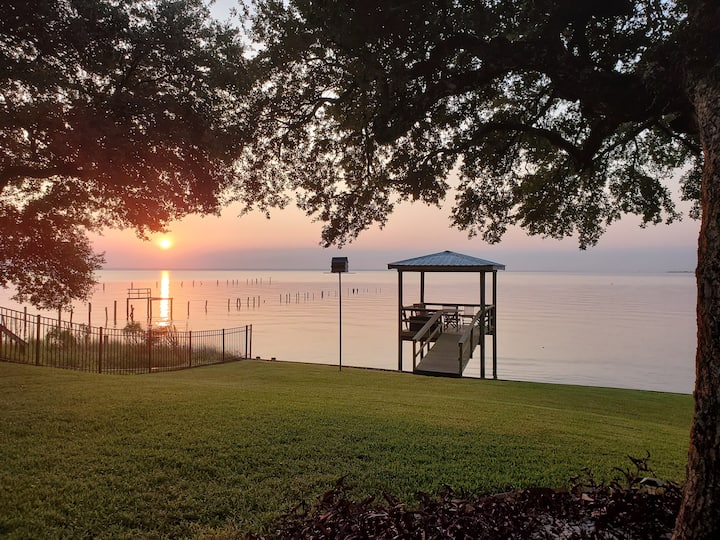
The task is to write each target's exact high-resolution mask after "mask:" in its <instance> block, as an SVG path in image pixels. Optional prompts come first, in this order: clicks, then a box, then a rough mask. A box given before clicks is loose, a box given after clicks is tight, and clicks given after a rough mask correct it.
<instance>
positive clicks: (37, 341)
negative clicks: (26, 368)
mask: <svg viewBox="0 0 720 540" xmlns="http://www.w3.org/2000/svg"><path fill="white" fill-rule="evenodd" d="M35 327H36V329H35V334H36V337H35V365H36V366H39V365H40V315H38V316H37V323H36V325H35Z"/></svg>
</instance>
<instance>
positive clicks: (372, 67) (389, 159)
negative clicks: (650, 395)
mask: <svg viewBox="0 0 720 540" xmlns="http://www.w3.org/2000/svg"><path fill="white" fill-rule="evenodd" d="M254 13H255V15H254V25H255V26H254V37H255V39H256V40H257V42H258V43H260V44H261V45H260V46H259V48H258V54H257V57H256V58H255V61H256V62H257V65H258V66H259V67H260V70H261V72H262V73H263V80H262V84H261V85H259V86H258V87H257V88H256V94H255V101H256V105H257V118H258V120H259V126H258V129H259V133H260V135H261V136H260V137H258V139H257V140H256V142H255V143H254V144H253V146H252V147H249V148H247V149H246V152H245V154H244V159H245V160H246V163H247V164H248V165H249V166H250V168H251V170H252V171H253V173H252V174H253V175H254V178H255V183H256V184H257V185H270V184H272V185H274V186H275V187H276V189H275V191H274V194H273V196H272V197H268V198H266V199H265V202H266V203H268V204H272V203H274V202H277V201H274V200H272V198H273V197H276V195H275V194H276V193H279V192H282V191H283V190H293V191H295V192H296V193H297V194H298V203H299V205H300V206H301V207H302V208H303V209H304V210H305V211H306V212H307V213H308V214H309V215H313V216H315V217H316V218H317V219H319V220H321V221H323V222H325V228H324V231H323V240H324V242H325V243H327V244H330V243H337V244H342V243H344V242H345V241H348V240H351V239H352V238H354V237H355V236H356V235H357V234H358V233H359V232H361V231H362V230H363V229H365V228H367V227H368V226H370V225H371V224H373V223H377V224H380V225H382V224H383V223H385V220H386V219H387V216H388V214H389V213H390V212H391V211H392V208H393V205H394V204H396V203H397V202H398V201H402V200H406V199H418V200H421V201H424V202H426V203H430V204H436V203H438V202H439V201H440V200H442V198H443V197H444V196H445V195H446V193H447V192H448V191H449V189H450V187H451V185H450V183H449V182H450V180H449V178H450V176H451V173H452V172H455V173H456V174H457V178H458V179H459V180H458V182H457V184H456V185H454V186H452V187H453V188H455V189H456V193H457V195H456V198H455V201H454V207H453V210H452V222H453V223H454V225H455V226H457V227H459V228H460V229H463V230H466V231H468V233H469V234H470V235H476V234H477V235H480V236H481V237H482V238H484V239H485V240H487V241H489V242H497V241H499V240H500V239H501V238H502V236H503V233H504V232H505V231H506V229H507V228H508V227H509V226H511V225H519V226H521V227H523V228H524V229H525V230H527V232H528V233H529V234H533V235H542V236H548V237H554V238H561V237H566V236H576V237H577V239H578V241H579V243H580V246H581V247H583V248H584V247H587V246H591V245H593V244H595V243H596V242H597V241H598V238H599V237H600V235H601V234H602V233H603V231H604V230H605V228H606V227H607V226H608V225H609V224H610V223H612V222H614V221H615V220H617V219H618V218H620V217H621V216H622V215H623V214H636V215H638V216H640V217H641V221H642V223H643V224H646V225H647V224H657V223H661V222H671V221H673V220H675V219H678V218H679V217H680V216H679V212H678V211H677V209H676V205H675V201H674V199H673V185H674V184H673V182H675V181H676V180H677V179H678V178H679V182H680V186H681V189H682V195H681V196H682V197H683V198H685V199H688V200H693V201H695V202H696V203H697V204H696V206H695V207H694V210H693V212H692V213H693V214H695V215H696V216H700V215H701V219H702V224H701V233H700V240H699V249H698V266H697V286H698V301H697V317H698V348H697V357H696V366H697V382H696V391H695V398H696V409H695V419H694V423H693V428H692V433H691V441H690V452H689V462H688V467H687V480H686V483H685V486H684V501H683V505H682V510H681V512H680V515H679V517H678V522H677V526H676V531H675V537H676V538H719V537H720V476H719V475H720V430H719V428H720V392H719V390H720V324H719V323H718V321H720V298H719V296H720V39H717V31H718V29H720V3H718V2H717V1H716V0H584V1H582V2H578V1H577V0H532V1H530V0H484V1H477V0H401V1H397V2H387V1H380V0H363V1H355V0H346V1H342V2H339V1H333V0H289V1H280V0H259V1H258V2H256V5H255V7H254Z"/></svg>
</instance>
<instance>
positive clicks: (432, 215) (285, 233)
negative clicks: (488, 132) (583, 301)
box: [94, 203, 699, 271]
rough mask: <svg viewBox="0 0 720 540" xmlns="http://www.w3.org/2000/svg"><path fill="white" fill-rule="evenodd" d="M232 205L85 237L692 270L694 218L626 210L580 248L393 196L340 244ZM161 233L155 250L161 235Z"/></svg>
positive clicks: (174, 247) (273, 253)
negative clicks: (162, 230)
mask: <svg viewBox="0 0 720 540" xmlns="http://www.w3.org/2000/svg"><path fill="white" fill-rule="evenodd" d="M238 214H239V211H238V209H237V207H229V208H227V209H225V211H224V212H223V215H222V216H221V217H215V216H207V217H199V216H191V217H188V218H186V219H184V220H182V221H180V222H178V223H175V224H173V225H172V227H171V231H170V232H169V234H167V235H155V236H153V237H152V239H151V240H150V241H147V242H145V241H142V240H139V239H137V238H136V237H135V235H134V233H133V232H131V231H107V232H106V233H105V235H104V236H101V237H94V245H95V248H96V249H97V250H98V251H104V252H105V253H106V259H107V264H106V267H108V268H263V269H283V268H287V269H295V268H298V269H299V268H312V269H316V268H323V267H324V266H325V265H326V261H329V260H330V258H331V257H333V256H336V255H338V254H341V255H344V256H348V257H350V258H351V259H352V260H354V264H353V266H354V267H355V268H356V269H377V268H385V267H386V266H385V265H386V263H388V262H392V261H395V260H400V259H403V258H407V257H413V256H416V255H423V254H427V253H434V252H437V251H443V250H445V249H449V250H453V251H459V252H462V253H467V254H470V255H474V256H477V257H482V258H487V259H491V260H496V261H498V262H505V263H506V264H510V263H508V257H509V258H510V259H509V260H510V261H512V263H513V266H515V268H516V269H519V270H525V269H527V270H565V269H567V270H574V269H579V270H585V271H587V270H592V269H594V268H595V269H598V270H600V271H608V270H612V269H614V268H618V269H621V270H622V271H652V269H657V270H659V271H667V270H692V269H693V268H694V257H695V251H696V243H697V233H698V230H699V224H698V222H696V221H693V220H690V219H689V218H686V219H685V220H683V221H682V222H679V223H675V224H673V225H670V226H665V225H660V226H657V227H652V226H651V227H648V228H646V229H641V228H639V227H638V225H637V224H638V223H639V221H638V220H637V219H636V218H633V217H626V218H624V219H623V220H622V221H621V222H619V223H617V224H615V225H613V226H612V227H611V228H610V229H609V230H608V232H607V233H606V234H605V235H604V236H603V237H602V238H601V240H600V243H599V245H598V246H597V247H595V248H591V249H589V250H587V251H586V252H581V251H579V250H578V248H577V241H576V240H575V239H572V238H570V239H566V240H563V241H556V240H543V239H541V238H536V237H528V236H527V235H526V234H525V233H524V232H523V231H521V230H519V229H513V230H511V231H509V232H508V234H507V235H506V236H505V238H504V239H503V241H502V243H501V244H499V245H497V246H490V245H488V244H486V243H485V242H483V241H482V240H481V239H479V238H474V239H468V238H467V235H466V233H464V232H461V231H458V230H456V229H451V228H450V227H449V214H450V211H449V205H446V207H445V208H442V209H437V208H432V207H426V206H424V205H422V204H410V203H407V204H403V205H401V206H400V207H399V208H397V209H396V211H395V212H394V213H393V214H392V215H391V216H390V219H389V222H388V225H387V226H386V228H385V229H383V230H380V229H378V228H373V229H371V230H368V231H365V232H364V233H362V234H361V235H360V237H359V238H358V239H357V240H356V241H355V242H353V243H351V244H349V245H347V246H346V247H345V248H343V249H342V251H341V252H340V251H339V250H338V249H337V248H328V249H323V248H321V247H320V246H319V242H320V231H321V224H319V223H313V222H312V220H311V219H310V218H308V217H306V216H305V215H304V214H303V213H302V212H301V211H299V210H298V209H296V208H295V207H294V206H290V207H288V208H287V209H285V210H275V211H273V212H272V213H271V218H270V219H269V220H268V219H266V218H265V217H264V216H263V215H261V214H259V213H252V214H249V215H246V216H243V217H238ZM163 238H167V239H169V240H170V242H171V247H170V248H169V249H162V248H161V247H160V245H159V242H160V240H161V239H163Z"/></svg>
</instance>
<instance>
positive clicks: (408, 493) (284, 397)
mask: <svg viewBox="0 0 720 540" xmlns="http://www.w3.org/2000/svg"><path fill="white" fill-rule="evenodd" d="M0 411H1V412H0V456H1V459H0V485H1V486H2V489H0V536H5V537H10V538H29V537H63V536H64V537H82V536H92V537H114V538H118V537H151V538H152V537H208V536H214V537H217V538H230V537H234V536H238V535H242V534H243V533H245V532H248V531H255V532H258V531H262V530H265V529H266V528H267V527H271V526H272V523H273V521H274V520H276V519H277V517H278V516H279V515H280V514H282V513H284V512H287V511H289V510H290V509H291V508H292V507H293V506H294V505H296V504H297V503H298V502H300V501H303V500H305V501H312V500H313V499H314V498H315V497H317V496H318V495H319V494H321V493H323V492H324V491H326V490H327V489H329V488H330V487H331V486H332V485H333V483H334V481H335V480H336V479H337V478H339V477H340V476H343V475H346V474H349V475H350V480H349V481H350V483H351V484H352V485H353V486H355V488H354V494H355V495H356V496H357V497H363V496H365V495H368V494H375V495H380V494H382V492H384V491H387V492H390V493H392V494H394V495H396V496H398V497H400V498H401V499H404V500H407V501H408V502H410V503H412V501H413V500H414V498H415V494H416V493H417V492H419V491H425V492H435V491H437V490H439V489H440V488H441V486H442V485H443V484H449V485H451V486H453V487H454V488H456V489H467V490H472V491H476V492H477V491H482V492H486V491H498V490H506V489H510V488H515V487H524V486H547V487H562V486H567V485H568V482H569V479H570V478H571V477H572V476H573V475H575V474H577V473H579V472H581V470H582V469H583V468H584V467H589V468H590V469H592V470H593V471H594V472H595V473H596V476H597V477H598V478H600V479H603V478H604V479H607V478H610V477H612V476H613V475H614V473H613V468H614V467H625V466H628V465H629V464H630V463H629V461H628V460H627V458H626V456H627V455H628V454H629V455H632V456H644V455H645V453H646V451H649V452H650V453H651V455H652V460H651V465H652V466H653V467H654V469H655V471H656V473H657V475H658V476H660V477H662V478H665V479H671V480H676V481H681V480H682V478H683V475H684V464H685V459H686V454H687V441H688V433H689V426H690V421H691V415H692V398H691V396H688V395H676V394H661V393H653V392H639V391H627V390H613V389H604V388H587V387H577V386H558V385H546V384H530V383H515V382H504V381H477V380H451V379H438V378H426V377H418V376H413V375H409V374H399V373H384V372H374V371H367V370H359V369H343V371H342V372H338V370H337V368H333V367H328V366H313V365H300V364H285V363H265V362H255V361H246V362H239V363H233V364H228V365H221V366H213V367H206V368H202V369H195V370H187V371H180V372H171V373H160V374H151V375H136V376H128V375H126V376H117V375H97V374H92V373H77V372H69V371H63V370H53V369H46V368H37V367H32V366H22V365H13V364H4V363H0Z"/></svg>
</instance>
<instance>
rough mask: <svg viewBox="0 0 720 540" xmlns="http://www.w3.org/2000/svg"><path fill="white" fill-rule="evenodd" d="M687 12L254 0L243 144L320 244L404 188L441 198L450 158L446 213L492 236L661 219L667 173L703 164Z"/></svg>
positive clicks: (404, 193)
mask: <svg viewBox="0 0 720 540" xmlns="http://www.w3.org/2000/svg"><path fill="white" fill-rule="evenodd" d="M286 4H288V5H286ZM686 20H687V7H686V6H685V5H684V4H681V3H676V2H656V1H654V0H646V1H638V2H629V1H624V0H614V1H607V0H598V1H590V0H588V1H584V2H576V1H574V0H561V1H557V0H552V1H551V0H541V1H535V2H527V1H522V0H515V1H497V2H495V1H493V2H469V1H467V2H466V1H450V0H435V1H403V2H384V1H363V2H359V1H358V2H355V1H347V2H330V1H328V2H324V1H319V2H318V1H311V0H307V1H305V0H297V1H293V2H289V3H286V2H280V1H275V0H269V1H261V2H259V5H258V6H257V18H256V26H255V32H256V34H255V36H256V39H257V40H258V41H260V42H262V43H263V44H265V45H266V48H264V49H263V50H262V51H261V54H260V56H259V57H258V61H259V63H260V65H261V66H262V69H261V70H260V72H261V73H262V74H263V77H264V78H263V81H264V85H263V87H262V96H261V99H264V100H265V104H266V108H265V109H264V115H263V119H264V123H263V124H262V126H263V128H264V134H265V138H264V139H261V140H259V142H258V145H257V146H256V148H255V158H256V159H257V161H258V163H262V165H263V170H264V172H263V174H264V175H265V179H266V181H269V180H270V179H271V178H272V179H273V180H274V181H276V182H277V180H276V179H277V178H278V177H279V176H282V177H283V178H285V180H286V184H285V187H287V188H289V189H292V190H296V191H298V192H299V193H300V203H301V206H302V207H303V208H304V209H305V210H306V211H307V212H308V214H312V215H315V216H316V217H317V218H319V220H320V221H323V222H326V227H325V230H324V236H323V239H324V241H325V242H326V243H327V244H330V243H340V244H342V243H344V242H345V241H347V240H349V239H352V238H353V237H355V236H356V235H357V234H358V233H359V232H360V231H361V230H363V229H364V228H366V227H367V226H369V225H370V224H372V223H375V222H377V223H379V224H381V225H382V224H383V223H384V222H385V220H386V218H387V216H388V214H389V213H390V211H391V210H392V207H393V204H394V203H396V202H397V201H399V200H404V199H409V198H411V199H419V200H422V201H425V202H427V203H430V204H435V203H438V202H439V201H440V200H441V199H442V198H443V197H444V196H445V194H446V192H447V191H448V189H449V187H450V186H449V184H448V177H449V175H450V173H451V171H457V173H458V176H459V184H457V185H456V186H454V187H456V188H457V191H456V193H457V196H456V200H455V204H454V208H453V211H452V221H453V224H454V225H455V226H457V227H459V228H460V229H464V230H467V231H468V233H469V234H470V235H475V234H480V235H481V236H482V237H483V238H484V239H485V240H487V241H490V242H496V241H499V240H500V238H501V237H502V235H503V233H504V232H505V230H506V229H507V227H508V226H510V225H513V224H519V225H521V226H522V227H523V228H525V229H526V230H527V231H528V232H529V233H530V234H538V235H544V236H550V237H554V238H561V237H565V236H570V235H577V237H578V239H579V243H580V245H581V247H585V246H588V245H592V244H594V243H596V242H597V240H598V238H599V236H600V235H601V233H602V232H603V230H604V228H605V227H606V226H607V225H608V224H610V223H612V222H613V221H615V220H617V219H618V218H619V217H620V216H621V215H622V214H623V213H632V214H637V215H639V216H640V217H641V219H642V223H644V224H650V223H653V224H654V223H660V222H663V221H665V222H670V221H672V220H674V219H676V218H677V217H678V212H677V211H676V209H675V204H674V202H673V198H672V193H671V189H670V188H669V185H670V184H669V183H668V180H669V179H670V177H671V176H672V175H673V174H676V175H677V174H678V171H679V170H682V171H683V172H682V177H681V184H682V186H683V194H684V196H685V197H686V198H688V199H691V200H697V198H698V195H699V180H700V170H701V167H702V156H701V152H700V145H699V138H698V128H697V125H696V123H695V120H694V116H693V106H692V103H691V101H690V100H689V99H688V96H687V94H686V93H685V88H686V85H685V84H684V81H683V80H682V77H683V74H684V70H683V66H684V64H683V63H684V61H685V57H684V56H683V55H681V54H678V51H677V47H676V46H675V44H676V42H677V40H678V39H685V37H684V35H683V32H684V31H685V30H686V26H687V23H686ZM269 163H274V165H275V166H274V167H268V164H269ZM299 170H302V171H303V174H302V175H299V174H296V171H299Z"/></svg>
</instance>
